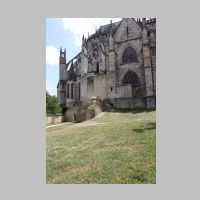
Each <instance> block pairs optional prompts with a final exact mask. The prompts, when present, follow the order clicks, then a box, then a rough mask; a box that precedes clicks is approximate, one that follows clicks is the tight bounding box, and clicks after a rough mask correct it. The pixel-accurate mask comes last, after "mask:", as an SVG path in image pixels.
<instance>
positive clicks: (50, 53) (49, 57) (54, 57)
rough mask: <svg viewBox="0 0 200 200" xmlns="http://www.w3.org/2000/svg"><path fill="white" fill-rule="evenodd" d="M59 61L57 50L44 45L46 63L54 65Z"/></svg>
mask: <svg viewBox="0 0 200 200" xmlns="http://www.w3.org/2000/svg"><path fill="white" fill-rule="evenodd" d="M58 63H59V51H58V50H57V49H56V48H55V47H54V46H53V45H49V46H47V47H46V64H49V65H56V64H58Z"/></svg>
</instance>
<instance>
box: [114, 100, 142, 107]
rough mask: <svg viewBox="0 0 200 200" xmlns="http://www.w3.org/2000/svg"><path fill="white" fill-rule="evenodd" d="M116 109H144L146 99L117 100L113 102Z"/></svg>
mask: <svg viewBox="0 0 200 200" xmlns="http://www.w3.org/2000/svg"><path fill="white" fill-rule="evenodd" d="M112 102H113V104H114V107H115V108H120V109H121V108H131V109H132V108H144V107H145V100H144V98H134V99H132V98H116V99H113V100H112Z"/></svg>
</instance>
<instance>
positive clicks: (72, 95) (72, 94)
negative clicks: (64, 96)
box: [71, 83, 74, 99]
mask: <svg viewBox="0 0 200 200" xmlns="http://www.w3.org/2000/svg"><path fill="white" fill-rule="evenodd" d="M73 98H74V84H73V83H71V99H73Z"/></svg>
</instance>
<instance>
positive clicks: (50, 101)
mask: <svg viewBox="0 0 200 200" xmlns="http://www.w3.org/2000/svg"><path fill="white" fill-rule="evenodd" d="M61 111H62V109H61V107H60V105H59V102H58V98H57V97H56V96H51V95H50V94H49V93H48V92H46V114H52V115H60V114H61Z"/></svg>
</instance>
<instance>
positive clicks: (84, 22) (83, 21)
mask: <svg viewBox="0 0 200 200" xmlns="http://www.w3.org/2000/svg"><path fill="white" fill-rule="evenodd" d="M62 20H63V28H64V29H65V30H68V31H70V32H71V33H72V34H73V36H74V41H73V42H74V44H75V45H76V46H78V47H80V46H81V43H82V36H83V34H84V36H86V37H88V32H89V35H91V34H93V33H95V29H96V28H97V29H98V28H99V27H100V26H101V25H105V24H109V23H110V20H111V19H109V18H64V19H62ZM120 20H121V18H112V22H116V21H120Z"/></svg>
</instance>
